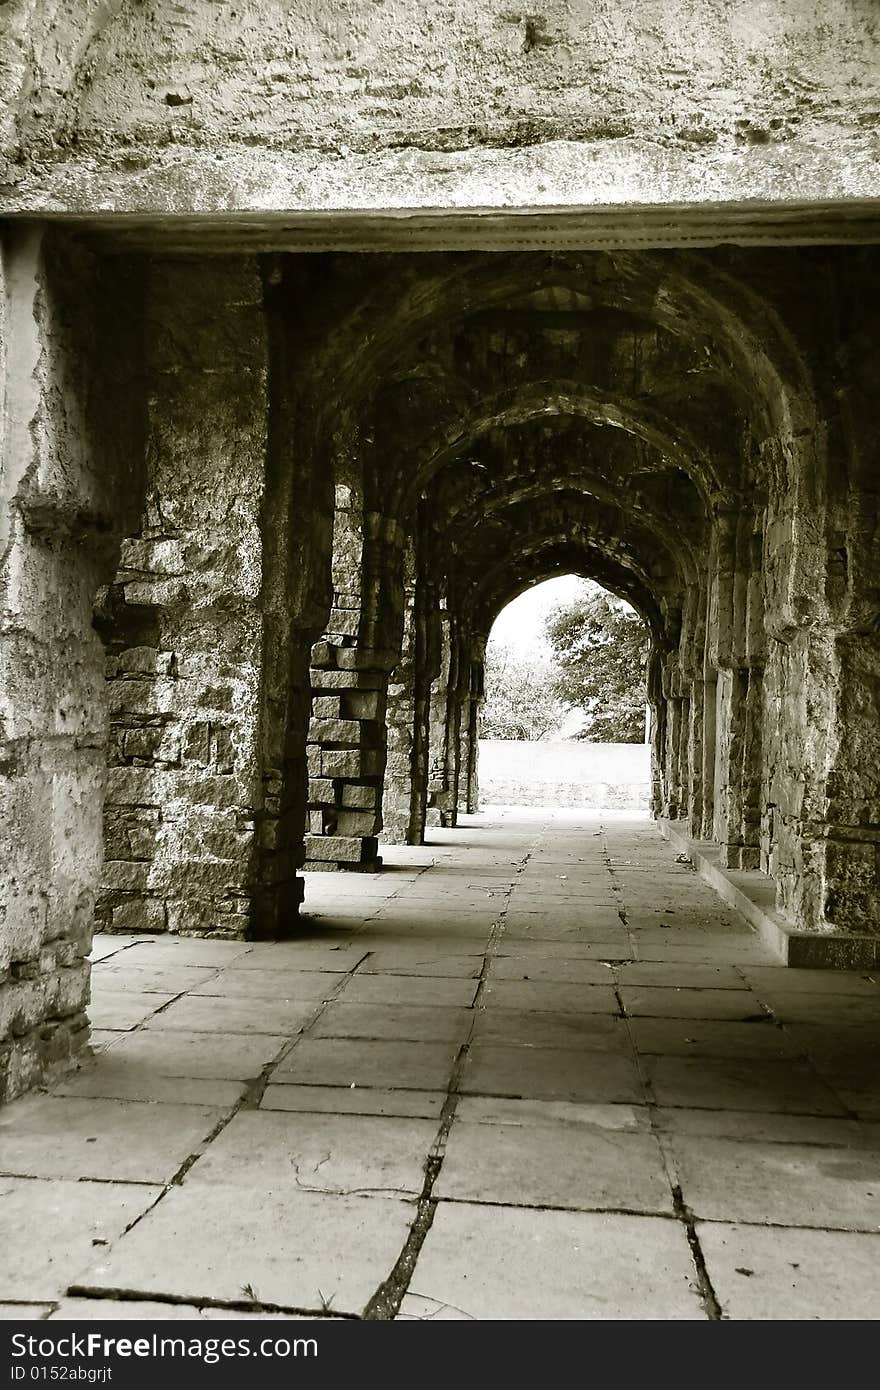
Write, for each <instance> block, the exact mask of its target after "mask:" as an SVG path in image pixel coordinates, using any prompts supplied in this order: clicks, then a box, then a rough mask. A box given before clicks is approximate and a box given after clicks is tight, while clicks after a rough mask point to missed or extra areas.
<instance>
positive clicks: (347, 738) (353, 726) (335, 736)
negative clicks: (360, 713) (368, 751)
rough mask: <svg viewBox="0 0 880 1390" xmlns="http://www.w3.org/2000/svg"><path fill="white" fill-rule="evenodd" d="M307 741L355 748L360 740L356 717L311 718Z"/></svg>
mask: <svg viewBox="0 0 880 1390" xmlns="http://www.w3.org/2000/svg"><path fill="white" fill-rule="evenodd" d="M309 741H310V742H312V743H321V744H324V745H325V746H326V745H328V744H329V745H331V746H332V745H334V744H338V745H341V746H342V747H344V748H357V747H358V746H359V744H360V742H361V725H360V723H359V722H358V721H357V720H356V719H313V720H312V723H311V725H310V726H309Z"/></svg>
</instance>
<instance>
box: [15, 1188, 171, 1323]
mask: <svg viewBox="0 0 880 1390" xmlns="http://www.w3.org/2000/svg"><path fill="white" fill-rule="evenodd" d="M161 1190H162V1189H161V1187H148V1186H146V1185H144V1184H140V1183H131V1184H129V1183H123V1182H77V1181H73V1182H71V1181H69V1180H65V1179H56V1180H53V1181H50V1182H32V1181H29V1180H27V1179H25V1178H0V1247H2V1249H3V1261H2V1264H0V1298H4V1299H11V1298H15V1299H25V1298H26V1299H31V1300H33V1302H35V1303H38V1302H41V1301H42V1300H44V1299H50V1300H54V1299H55V1298H56V1297H58V1295H60V1294H62V1293H64V1291H65V1289H66V1288H67V1286H68V1284H70V1283H71V1282H73V1280H74V1279H75V1278H76V1276H77V1275H78V1274H80V1273H81V1272H82V1271H83V1270H84V1269H87V1268H88V1267H89V1266H90V1265H91V1264H92V1262H93V1260H94V1258H95V1251H96V1249H97V1248H98V1247H97V1245H96V1242H101V1243H102V1244H103V1243H107V1244H110V1243H112V1241H114V1240H115V1239H116V1238H117V1236H120V1235H121V1234H122V1232H123V1231H124V1230H125V1228H126V1227H127V1226H128V1225H130V1224H131V1222H132V1221H134V1220H135V1219H136V1218H137V1217H138V1216H140V1215H141V1214H142V1213H143V1212H145V1211H146V1210H147V1209H148V1207H150V1206H152V1204H153V1202H155V1201H156V1198H157V1197H158V1196H159V1194H160V1192H161ZM18 1316H19V1317H27V1316H28V1314H27V1313H24V1312H19V1314H18Z"/></svg>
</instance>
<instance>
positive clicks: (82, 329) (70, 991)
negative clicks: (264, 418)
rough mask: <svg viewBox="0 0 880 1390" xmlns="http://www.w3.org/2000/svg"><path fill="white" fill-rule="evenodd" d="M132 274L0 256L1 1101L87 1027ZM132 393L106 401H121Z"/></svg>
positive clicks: (125, 444) (47, 256)
mask: <svg viewBox="0 0 880 1390" xmlns="http://www.w3.org/2000/svg"><path fill="white" fill-rule="evenodd" d="M138 285H139V282H138V277H137V276H136V275H135V274H134V273H131V274H130V273H129V272H128V271H127V270H126V268H125V267H124V266H123V265H122V264H120V263H116V264H113V265H111V266H110V267H108V268H104V267H101V266H99V265H97V264H96V263H95V262H93V261H92V260H91V258H90V257H89V256H87V255H85V254H84V253H83V252H82V251H79V250H76V249H75V248H72V247H70V246H68V245H67V244H66V243H65V241H64V239H63V238H62V237H60V236H54V235H52V234H49V233H43V232H41V231H39V230H31V229H29V228H28V229H24V228H22V229H20V230H19V229H18V228H8V229H7V235H6V236H5V238H4V240H3V246H2V255H0V403H2V410H0V610H2V622H0V816H2V823H3V827H4V862H3V873H2V874H0V1099H10V1098H11V1097H13V1096H15V1095H18V1094H19V1093H21V1092H22V1091H24V1090H26V1089H27V1088H28V1087H30V1086H33V1085H37V1084H40V1083H42V1082H46V1081H48V1080H50V1079H51V1078H52V1076H53V1075H54V1074H56V1073H57V1072H58V1071H59V1070H61V1069H63V1068H64V1067H65V1066H66V1065H67V1064H68V1063H69V1061H70V1059H71V1058H72V1057H74V1056H75V1055H76V1054H77V1052H78V1051H80V1050H81V1048H82V1047H83V1046H84V1045H85V1043H86V1042H87V1040H88V1022H87V1019H86V1014H85V1009H86V1004H87V1002H88V997H89V964H88V960H87V957H88V953H89V950H90V948H91V943H92V927H93V907H94V901H95V893H96V890H97V886H98V878H99V873H100V865H101V804H102V800H103V789H104V766H105V759H106V746H107V705H106V699H105V688H104V653H103V649H102V646H101V642H100V639H99V637H98V635H97V633H96V632H95V629H94V627H93V626H92V604H93V599H94V595H95V592H96V590H97V589H98V587H99V586H100V585H101V584H103V583H106V582H107V579H108V577H109V576H110V575H111V574H112V572H113V567H114V564H115V558H116V553H118V543H119V537H120V535H121V534H122V533H123V532H124V527H125V526H126V524H130V523H131V521H132V520H133V516H134V515H135V514H136V510H137V507H138V506H139V503H140V500H141V490H142V477H141V474H140V471H139V467H138V460H139V458H140V457H141V456H142V440H141V439H140V438H139V426H140V419H139V411H138V408H137V402H136V401H135V400H134V399H133V397H132V392H133V380H134V379H135V378H136V377H137V374H138V371H139V342H138V333H137V325H138V321H139V318H140V314H139V303H138ZM121 398H122V399H130V400H132V404H131V407H130V408H129V409H126V410H124V411H120V410H119V400H120V399H121Z"/></svg>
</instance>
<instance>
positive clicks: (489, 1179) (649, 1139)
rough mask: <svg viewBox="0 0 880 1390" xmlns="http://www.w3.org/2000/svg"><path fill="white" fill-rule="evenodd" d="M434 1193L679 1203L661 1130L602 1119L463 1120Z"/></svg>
mask: <svg viewBox="0 0 880 1390" xmlns="http://www.w3.org/2000/svg"><path fill="white" fill-rule="evenodd" d="M434 1196H436V1197H450V1198H455V1199H456V1200H457V1201H478V1202H497V1203H502V1204H504V1205H506V1206H533V1207H569V1208H571V1209H573V1210H585V1211H594V1210H597V1209H606V1210H607V1209H612V1210H615V1211H616V1210H625V1211H644V1212H655V1213H658V1214H663V1213H670V1214H671V1212H672V1209H673V1208H672V1194H671V1191H670V1187H669V1181H668V1179H667V1177H666V1171H665V1168H664V1164H663V1155H662V1153H661V1151H660V1147H659V1145H658V1143H657V1140H656V1139H655V1138H654V1136H653V1135H652V1134H647V1133H643V1132H638V1131H635V1132H634V1131H631V1130H625V1129H620V1128H606V1127H605V1126H604V1125H602V1124H597V1123H592V1124H590V1123H580V1124H565V1123H559V1122H557V1123H549V1124H544V1125H539V1126H531V1125H530V1126H526V1125H522V1124H520V1125H506V1124H497V1123H493V1124H489V1125H486V1124H481V1123H473V1122H472V1121H469V1120H459V1119H456V1120H455V1121H454V1122H453V1125H452V1130H451V1133H450V1135H449V1139H448V1141H447V1146H446V1155H445V1158H444V1160H443V1166H442V1168H441V1169H440V1173H439V1176H438V1178H437V1181H436V1183H435V1185H434Z"/></svg>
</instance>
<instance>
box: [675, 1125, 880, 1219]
mask: <svg viewBox="0 0 880 1390" xmlns="http://www.w3.org/2000/svg"><path fill="white" fill-rule="evenodd" d="M669 1142H670V1146H671V1152H672V1154H673V1156H674V1162H675V1166H676V1169H677V1171H678V1175H679V1181H680V1183H681V1188H682V1194H683V1196H684V1200H685V1202H686V1204H687V1205H688V1207H689V1208H690V1209H691V1211H692V1212H693V1213H694V1215H695V1216H697V1217H702V1218H704V1219H710V1220H713V1221H733V1222H740V1221H745V1222H751V1223H755V1224H758V1225H773V1226H816V1227H827V1228H835V1229H838V1230H858V1231H877V1230H880V1150H877V1149H861V1148H856V1147H848V1148H845V1149H835V1148H830V1147H826V1146H822V1145H809V1146H808V1145H805V1144H768V1143H760V1142H751V1141H743V1142H741V1143H734V1142H731V1141H730V1140H726V1139H711V1138H691V1137H687V1138H686V1137H684V1136H678V1135H676V1136H674V1137H673V1138H672V1139H671V1140H670V1141H669Z"/></svg>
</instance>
